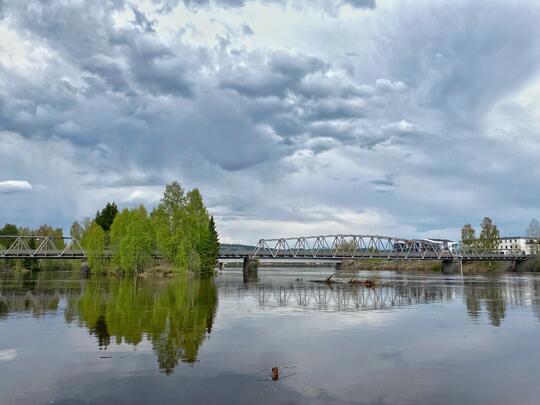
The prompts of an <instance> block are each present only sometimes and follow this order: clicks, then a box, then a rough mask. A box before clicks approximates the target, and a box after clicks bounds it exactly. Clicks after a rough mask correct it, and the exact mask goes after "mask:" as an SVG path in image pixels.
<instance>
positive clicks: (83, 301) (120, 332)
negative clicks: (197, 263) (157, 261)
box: [66, 278, 217, 374]
mask: <svg viewBox="0 0 540 405" xmlns="http://www.w3.org/2000/svg"><path fill="white" fill-rule="evenodd" d="M68 307H70V308H69V310H67V311H66V313H69V314H70V315H71V316H70V317H69V319H68V318H66V321H68V322H70V321H71V319H73V315H74V314H75V315H76V316H75V318H76V319H78V321H79V323H80V324H81V325H83V326H85V327H87V328H88V330H89V332H90V334H92V335H94V336H96V337H97V340H98V345H99V347H100V349H106V348H107V346H109V345H110V343H111V337H114V341H115V342H116V343H118V344H120V343H128V344H132V345H137V344H138V343H140V342H141V341H143V340H145V339H146V340H148V341H149V342H150V343H151V344H152V347H153V349H154V351H155V352H156V355H157V359H158V364H159V367H160V369H161V370H162V371H164V372H165V373H167V374H169V373H171V372H172V371H173V370H174V368H175V367H176V366H177V365H178V362H179V361H182V362H186V363H193V362H195V361H197V354H198V351H199V347H200V346H201V344H202V343H203V341H204V339H205V338H206V336H207V335H208V334H209V333H210V331H211V327H212V323H213V320H214V316H215V313H216V307H217V290H216V287H215V285H214V282H213V280H201V279H187V278H180V279H175V280H142V279H138V278H129V279H121V280H110V279H109V280H107V281H106V282H95V283H92V282H89V283H86V284H85V286H84V290H83V293H82V295H81V296H80V298H78V299H72V300H71V302H70V303H69V304H68Z"/></svg>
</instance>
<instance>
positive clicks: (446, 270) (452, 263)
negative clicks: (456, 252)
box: [442, 260, 461, 274]
mask: <svg viewBox="0 0 540 405" xmlns="http://www.w3.org/2000/svg"><path fill="white" fill-rule="evenodd" d="M442 272H443V274H456V273H459V272H461V262H460V260H443V261H442Z"/></svg>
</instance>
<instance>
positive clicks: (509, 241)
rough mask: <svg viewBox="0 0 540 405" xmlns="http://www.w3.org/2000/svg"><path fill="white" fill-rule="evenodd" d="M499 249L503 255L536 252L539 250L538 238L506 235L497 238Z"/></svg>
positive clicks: (539, 241) (539, 240)
mask: <svg viewBox="0 0 540 405" xmlns="http://www.w3.org/2000/svg"><path fill="white" fill-rule="evenodd" d="M499 250H500V251H501V252H503V253H504V254H505V255H507V254H511V253H514V254H516V253H519V254H526V255H530V254H536V253H538V252H540V239H538V238H531V237H530V236H529V237H527V236H507V237H504V238H500V239H499Z"/></svg>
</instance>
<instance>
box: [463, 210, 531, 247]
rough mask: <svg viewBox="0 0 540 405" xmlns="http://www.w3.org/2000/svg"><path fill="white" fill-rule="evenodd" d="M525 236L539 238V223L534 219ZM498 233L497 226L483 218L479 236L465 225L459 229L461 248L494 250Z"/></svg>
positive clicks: (497, 243) (497, 240)
mask: <svg viewBox="0 0 540 405" xmlns="http://www.w3.org/2000/svg"><path fill="white" fill-rule="evenodd" d="M525 236H527V237H530V238H540V222H538V220H537V219H536V218H533V219H531V221H530V222H529V225H528V227H527V229H526V230H525ZM499 239H500V233H499V229H498V228H497V225H495V224H494V223H493V221H492V220H491V218H489V217H485V218H484V219H483V220H482V223H481V224H480V234H479V235H478V237H477V236H476V230H475V229H474V227H473V226H472V225H471V224H465V225H463V227H462V228H461V246H462V247H464V248H480V249H484V250H495V249H497V248H498V246H499Z"/></svg>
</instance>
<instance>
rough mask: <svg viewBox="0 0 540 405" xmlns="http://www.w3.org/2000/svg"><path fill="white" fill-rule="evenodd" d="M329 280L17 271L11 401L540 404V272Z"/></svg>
mask: <svg viewBox="0 0 540 405" xmlns="http://www.w3.org/2000/svg"><path fill="white" fill-rule="evenodd" d="M326 273H328V271H326V272H325V271H324V270H321V269H310V268H305V269H294V270H286V269H273V270H271V271H270V270H266V271H264V270H263V271H259V281H258V282H256V283H252V284H248V285H245V284H243V283H242V275H241V273H240V272H234V271H232V272H227V273H224V274H221V275H220V276H218V277H217V278H216V279H215V280H213V281H200V280H184V279H173V280H148V279H146V280H142V279H131V278H130V279H123V280H117V279H114V278H100V277H92V278H90V279H87V280H81V279H80V277H79V275H78V274H77V273H67V272H56V273H55V272H42V273H35V274H25V275H20V274H13V273H1V274H0V404H46V403H60V404H72V403H73V404H78V403H82V404H86V403H100V404H107V403H126V404H139V403H140V404H146V403H158V404H165V403H200V404H228V403H231V404H254V403H259V404H265V403H272V404H281V403H291V404H458V403H462V404H469V403H484V404H538V403H540V383H539V382H540V350H539V348H540V277H539V276H536V275H500V276H469V277H465V279H462V278H461V277H460V276H456V277H453V276H452V277H448V276H443V275H437V274H434V275H431V274H430V275H417V274H416V275H413V274H405V275H404V274H396V273H391V272H388V273H382V274H379V276H380V277H381V285H382V286H380V287H377V288H373V289H368V288H365V287H361V286H357V287H349V286H344V285H336V286H333V287H332V288H330V287H328V286H326V285H322V284H318V283H313V282H310V281H309V280H310V279H321V278H323V277H324V275H325V274H326ZM363 276H366V277H368V276H370V274H369V273H365V274H363ZM298 279H301V280H298ZM273 366H278V367H280V370H281V379H280V380H278V381H272V379H271V378H270V368H271V367H273Z"/></svg>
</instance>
